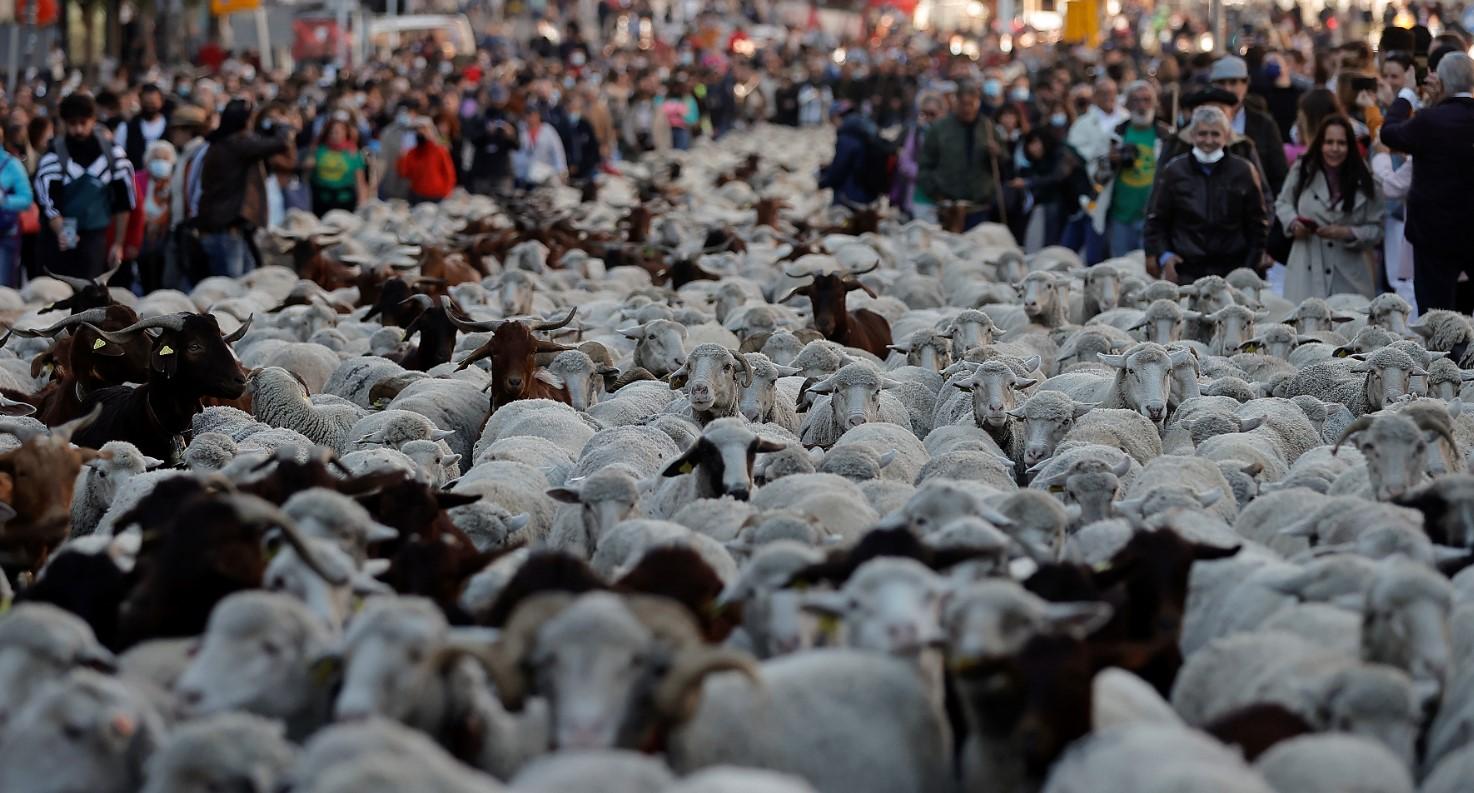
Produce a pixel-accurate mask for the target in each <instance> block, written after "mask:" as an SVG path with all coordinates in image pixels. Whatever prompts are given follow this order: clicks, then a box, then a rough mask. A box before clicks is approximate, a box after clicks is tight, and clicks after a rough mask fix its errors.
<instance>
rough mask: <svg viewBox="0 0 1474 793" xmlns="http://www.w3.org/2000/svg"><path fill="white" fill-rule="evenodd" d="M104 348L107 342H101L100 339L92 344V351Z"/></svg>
mask: <svg viewBox="0 0 1474 793" xmlns="http://www.w3.org/2000/svg"><path fill="white" fill-rule="evenodd" d="M105 346H107V342H105V341H103V340H102V339H98V340H97V341H94V342H92V349H94V350H100V349H102V348H103V347H105Z"/></svg>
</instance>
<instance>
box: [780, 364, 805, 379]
mask: <svg viewBox="0 0 1474 793" xmlns="http://www.w3.org/2000/svg"><path fill="white" fill-rule="evenodd" d="M773 369H775V370H776V371H777V372H778V376H779V377H793V376H794V375H796V374H798V373H799V372H802V371H803V370H802V369H800V368H798V367H796V366H779V365H778V364H773Z"/></svg>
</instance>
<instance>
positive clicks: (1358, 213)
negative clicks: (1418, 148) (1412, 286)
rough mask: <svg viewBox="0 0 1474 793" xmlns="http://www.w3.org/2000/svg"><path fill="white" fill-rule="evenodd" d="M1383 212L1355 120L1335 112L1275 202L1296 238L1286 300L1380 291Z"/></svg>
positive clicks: (1287, 270) (1287, 268)
mask: <svg viewBox="0 0 1474 793" xmlns="http://www.w3.org/2000/svg"><path fill="white" fill-rule="evenodd" d="M1383 210H1384V207H1383V203H1382V198H1381V196H1379V195H1378V194H1377V184H1376V180H1374V179H1373V178H1372V173H1371V170H1370V169H1369V168H1368V167H1367V164H1366V160H1364V159H1362V156H1361V151H1360V150H1359V149H1358V148H1357V146H1356V131H1355V128H1354V127H1353V125H1352V123H1351V120H1350V119H1348V118H1347V117H1346V116H1344V115H1339V114H1338V115H1334V116H1328V117H1327V118H1326V119H1325V120H1324V121H1323V122H1321V125H1320V129H1319V130H1318V131H1317V132H1316V134H1315V138H1314V140H1312V141H1311V143H1310V148H1309V149H1308V150H1306V152H1305V154H1304V156H1302V157H1301V158H1300V160H1299V162H1297V163H1296V164H1295V167H1294V168H1291V169H1290V174H1289V176H1288V177H1287V178H1286V179H1285V187H1284V189H1283V190H1281V191H1280V194H1279V200H1277V201H1276V202H1275V205H1274V211H1275V215H1276V216H1277V217H1278V218H1279V221H1280V224H1281V225H1282V226H1284V229H1285V231H1286V233H1288V234H1289V235H1290V237H1291V238H1292V239H1293V242H1292V243H1291V247H1290V256H1289V261H1287V262H1285V299H1286V300H1289V301H1290V302H1292V303H1298V302H1300V301H1301V300H1304V299H1305V298H1307V297H1319V298H1327V297H1330V296H1331V295H1333V294H1338V293H1341V292H1352V293H1356V294H1359V295H1363V296H1365V297H1367V298H1369V299H1370V298H1372V297H1375V296H1376V294H1377V284H1378V282H1379V281H1380V279H1379V278H1378V276H1377V266H1378V265H1377V249H1378V246H1379V245H1380V244H1381V242H1382V213H1383Z"/></svg>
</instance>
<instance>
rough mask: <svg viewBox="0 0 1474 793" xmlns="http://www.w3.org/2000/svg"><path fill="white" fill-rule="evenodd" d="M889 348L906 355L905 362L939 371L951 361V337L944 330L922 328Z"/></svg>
mask: <svg viewBox="0 0 1474 793" xmlns="http://www.w3.org/2000/svg"><path fill="white" fill-rule="evenodd" d="M890 349H891V350H893V351H894V352H898V353H900V354H902V355H904V356H906V364H907V365H909V366H919V367H921V368H923V369H931V370H932V371H938V372H939V371H941V370H943V369H946V368H947V367H948V366H949V365H951V363H952V339H951V337H949V336H948V335H947V334H946V333H945V332H942V331H937V330H933V329H929V328H927V329H922V330H918V331H916V332H915V333H912V334H911V335H910V337H908V338H907V339H906V340H905V341H903V342H900V343H898V344H892V345H890Z"/></svg>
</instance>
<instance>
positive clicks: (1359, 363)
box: [1351, 355, 1375, 373]
mask: <svg viewBox="0 0 1474 793" xmlns="http://www.w3.org/2000/svg"><path fill="white" fill-rule="evenodd" d="M1351 357H1352V358H1353V359H1354V360H1356V363H1354V364H1352V365H1351V371H1353V372H1357V373H1365V372H1370V371H1372V370H1373V369H1374V368H1375V367H1373V366H1372V365H1371V364H1369V363H1367V362H1366V361H1363V360H1361V359H1360V358H1357V357H1356V356H1355V355H1353V356H1351Z"/></svg>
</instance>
